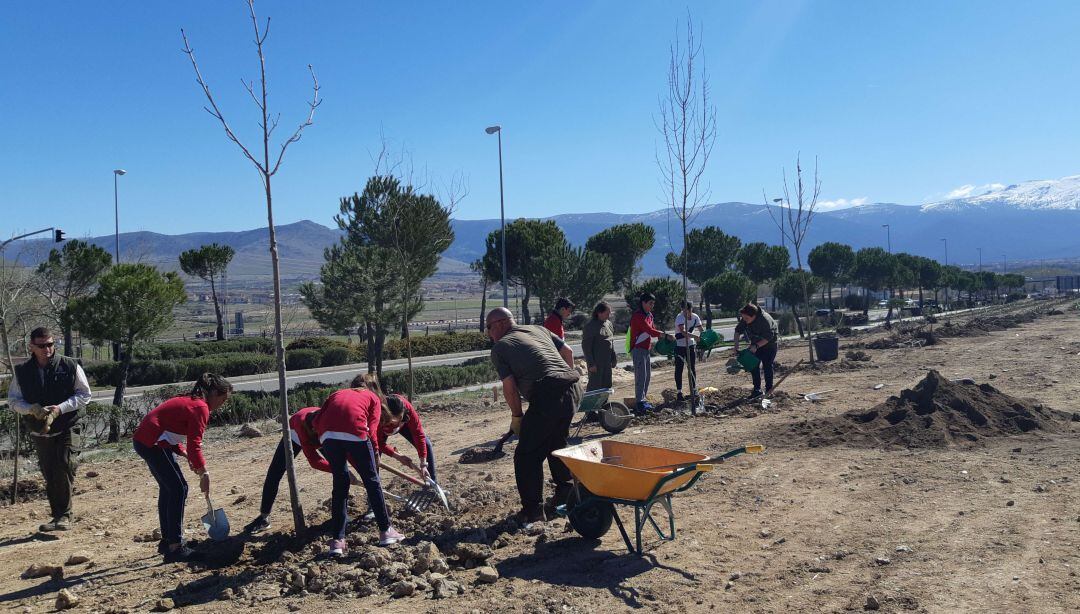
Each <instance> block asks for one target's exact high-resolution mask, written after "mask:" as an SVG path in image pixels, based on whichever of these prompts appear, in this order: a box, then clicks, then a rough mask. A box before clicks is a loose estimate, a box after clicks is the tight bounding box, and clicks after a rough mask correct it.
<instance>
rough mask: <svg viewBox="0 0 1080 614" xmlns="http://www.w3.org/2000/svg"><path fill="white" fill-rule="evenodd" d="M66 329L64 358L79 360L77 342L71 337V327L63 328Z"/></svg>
mask: <svg viewBox="0 0 1080 614" xmlns="http://www.w3.org/2000/svg"><path fill="white" fill-rule="evenodd" d="M63 329H64V356H68V357H70V358H77V357H78V356H77V354H78V353H77V352H76V351H75V342H74V340H73V338H72V335H71V325H70V324H68V325H67V326H64V327H63Z"/></svg>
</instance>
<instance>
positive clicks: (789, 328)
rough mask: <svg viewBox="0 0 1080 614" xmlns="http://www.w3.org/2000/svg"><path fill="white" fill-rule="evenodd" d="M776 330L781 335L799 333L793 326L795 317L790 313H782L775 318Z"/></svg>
mask: <svg viewBox="0 0 1080 614" xmlns="http://www.w3.org/2000/svg"><path fill="white" fill-rule="evenodd" d="M776 328H777V330H778V332H779V333H780V334H781V335H793V334H795V333H797V332H799V328H798V327H797V326H796V325H795V316H793V315H791V314H790V313H782V314H780V317H779V318H776Z"/></svg>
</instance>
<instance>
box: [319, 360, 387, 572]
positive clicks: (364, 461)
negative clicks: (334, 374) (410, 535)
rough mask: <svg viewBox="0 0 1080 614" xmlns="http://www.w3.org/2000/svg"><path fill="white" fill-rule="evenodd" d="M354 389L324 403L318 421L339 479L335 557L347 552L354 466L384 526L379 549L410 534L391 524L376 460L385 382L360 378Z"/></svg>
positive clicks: (333, 527)
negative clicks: (380, 384)
mask: <svg viewBox="0 0 1080 614" xmlns="http://www.w3.org/2000/svg"><path fill="white" fill-rule="evenodd" d="M352 386H353V387H352V388H346V389H344V390H338V391H337V392H335V393H334V394H331V395H330V397H329V398H328V399H326V401H325V402H324V403H323V404H322V409H321V410H320V411H319V415H318V416H316V417H315V420H314V427H315V432H316V433H318V435H319V441H320V442H322V453H323V456H325V457H326V460H327V461H328V462H329V463H330V473H331V474H332V475H333V476H334V490H333V495H332V496H331V506H332V507H331V517H330V527H331V531H332V533H333V537H332V538H331V540H330V555H331V556H340V555H342V554H344V552H345V525H346V524H347V523H348V520H349V518H348V501H349V481H350V480H349V469H348V466H347V464H351V465H352V466H353V468H354V469H356V471H357V473H359V474H360V479H361V480H362V481H363V483H364V488H365V489H366V490H367V496H368V505H369V506H370V507H371V511H372V512H373V513H374V514H375V521H376V523H378V525H379V545H382V546H388V545H390V544H395V543H397V542H399V541H401V540H402V539H405V536H404V535H402V534H401V533H398V532H397V531H396V530H395V529H394V527H392V526H390V515H389V514H388V513H387V511H386V502H385V501H384V500H383V492H382V484H381V483H380V482H379V469H378V467H379V465H378V461H376V459H375V447H376V445H377V443H375V442H374V441H372V439H373V438H376V437H377V436H378V432H379V418H380V416H381V415H382V407H383V401H382V399H383V398H384V397H383V396H382V391H381V390H379V382H378V380H376V379H375V376H373V375H368V374H365V375H358V376H357V377H356V378H354V379H353V381H352Z"/></svg>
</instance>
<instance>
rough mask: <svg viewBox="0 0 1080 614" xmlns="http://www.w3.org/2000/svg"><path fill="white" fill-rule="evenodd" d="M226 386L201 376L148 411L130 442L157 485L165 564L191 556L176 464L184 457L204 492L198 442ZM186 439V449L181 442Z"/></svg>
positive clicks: (184, 487) (183, 485)
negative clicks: (183, 393)
mask: <svg viewBox="0 0 1080 614" xmlns="http://www.w3.org/2000/svg"><path fill="white" fill-rule="evenodd" d="M231 393H232V384H230V383H229V382H228V380H226V379H225V378H224V377H221V376H220V375H215V374H213V373H203V375H202V377H200V378H199V380H198V381H197V382H195V387H194V388H192V390H191V394H189V395H186V396H179V397H173V398H171V399H169V400H168V401H165V402H164V403H162V404H161V405H158V406H157V407H155V408H154V409H152V410H150V413H148V414H146V416H145V417H144V418H143V419H142V422H140V423H139V428H137V429H135V436H134V437H133V439H134V443H133V445H134V446H135V452H136V453H137V454H138V455H139V456H141V457H142V458H143V460H145V461H146V464H147V466H149V467H150V474H151V475H153V476H154V480H155V481H156V482H157V483H158V489H159V490H158V506H157V507H158V524H159V525H160V527H161V543H160V544H158V551H159V552H161V553H162V554H163V555H165V561H166V562H173V561H183V560H187V559H189V558H192V557H193V555H194V554H195V553H194V551H193V550H191V548H188V547H187V546H185V545H184V540H183V524H184V504H185V503H186V501H187V494H188V484H187V480H185V479H184V472H183V471H181V470H180V465H179V464H178V463H177V462H176V455H177V454H179V455H181V456H186V457H187V459H188V465H190V466H191V470H192V471H194V472H195V473H196V474H197V475H198V476H199V489H200V490H202V491H203V492H204V493H207V494H209V493H210V473H209V472H207V470H206V459H205V458H203V453H202V438H203V433H204V432H205V431H206V425H207V423H208V422H210V412H212V411H214V410H216V409H218V408H219V407H221V406H222V405H224V404H225V401H227V400H228V399H229V395H230V394H231ZM185 439H186V440H187V450H186V451H185V450H184V446H183V444H182V443H181V442H183V441H184V440H185Z"/></svg>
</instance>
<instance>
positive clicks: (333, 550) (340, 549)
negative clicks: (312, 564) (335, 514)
mask: <svg viewBox="0 0 1080 614" xmlns="http://www.w3.org/2000/svg"><path fill="white" fill-rule="evenodd" d="M343 554H345V540H343V539H332V540H330V556H341V555H343Z"/></svg>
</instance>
